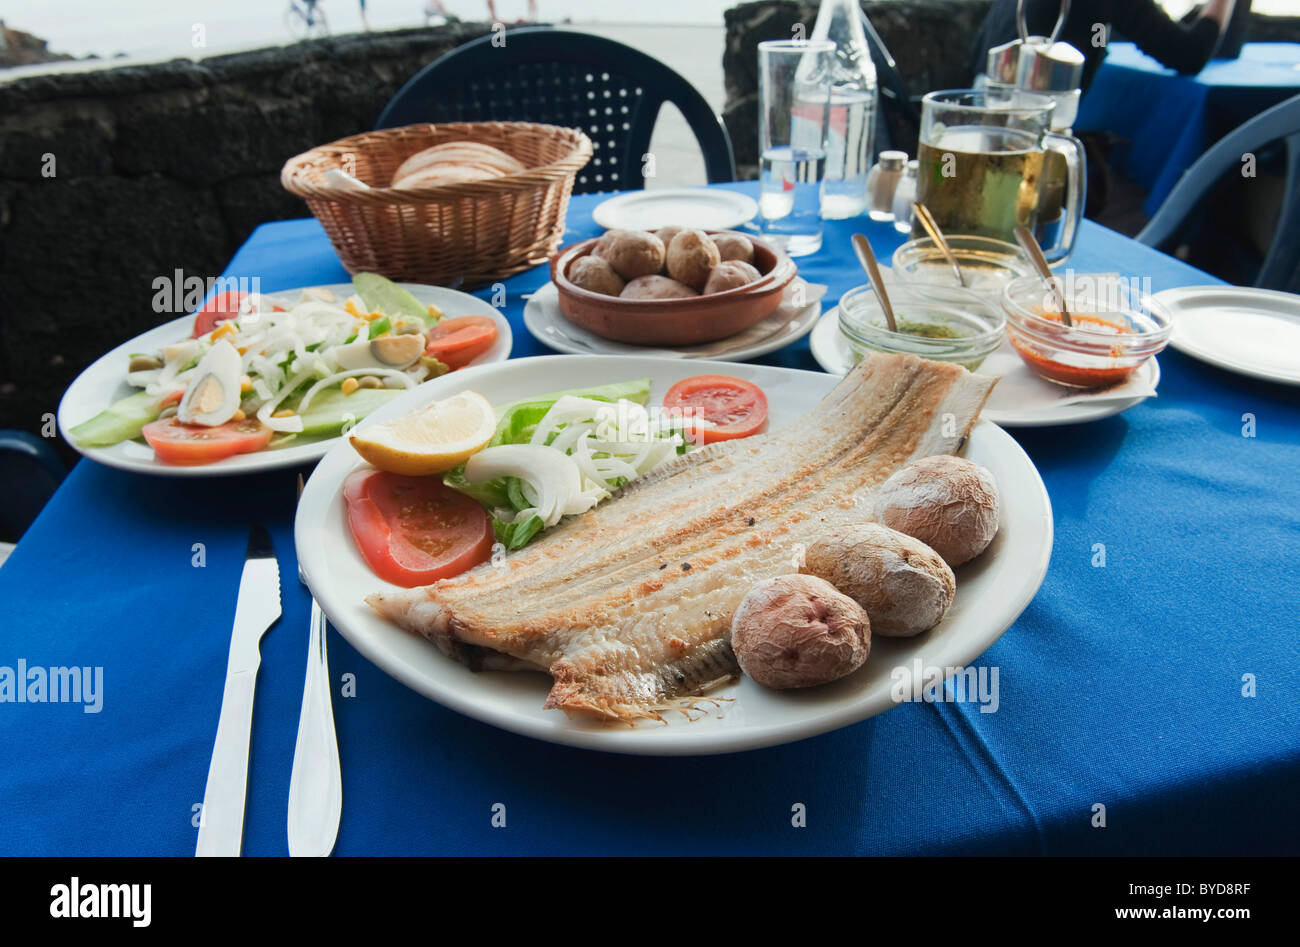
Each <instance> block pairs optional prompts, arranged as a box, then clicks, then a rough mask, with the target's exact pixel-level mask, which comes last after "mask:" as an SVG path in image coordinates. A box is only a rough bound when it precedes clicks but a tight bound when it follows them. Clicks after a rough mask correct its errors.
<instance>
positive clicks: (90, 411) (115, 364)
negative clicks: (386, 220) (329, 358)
mask: <svg viewBox="0 0 1300 947" xmlns="http://www.w3.org/2000/svg"><path fill="white" fill-rule="evenodd" d="M398 285H399V286H401V287H402V288H403V289H405V290H407V291H408V292H410V293H411V295H413V296H414V297H415V298H416V300H417V301H418V302H420V303H421V304H422V305H425V306H428V305H434V306H436V307H437V308H438V309H439V310H440V311H441V312H442V315H443V318H455V317H457V316H470V315H474V316H485V317H488V318H490V319H491V320H492V322H493V323H494V324H495V326H496V338H495V341H494V342H493V344H492V346H491V348H489V349H488V350H487V351H485V352H483V353H482V354H480V355H479V356H478V357H477V358H475V359H474V360H473V361H472V362H470V363H469V364H470V366H474V365H485V364H489V363H493V362H501V361H505V360H506V359H507V358H509V357H510V350H511V346H512V343H513V339H512V336H511V332H510V324H509V322H507V321H506V319H505V317H504V316H502V315H501V313H499V312H498V311H497V310H495V309H494V308H492V307H491V306H489V305H488V304H487V303H485V302H484V301H483V300H481V299H478V298H476V297H474V296H471V295H469V294H467V293H461V292H457V291H456V290H452V289H446V288H444V287H441V286H426V285H422V284H417V283H400V284H398ZM308 290H311V291H315V292H321V291H326V292H328V293H330V294H333V295H334V296H335V297H336V298H338V299H340V300H342V299H346V298H347V297H348V296H349V295H350V294H352V293H353V292H354V289H353V285H352V284H350V283H335V284H329V285H324V286H313V287H299V288H295V289H286V290H280V291H276V292H271V293H266V294H265V295H266V296H268V297H273V298H274V299H281V300H290V301H291V300H297V299H298V298H299V297H301V296H302V294H304V293H305V292H307V291H308ZM194 320H195V317H194V316H193V315H185V316H181V317H180V318H178V319H173V320H171V321H169V322H166V323H164V324H162V325H160V326H156V327H154V328H153V329H150V330H149V331H147V332H144V333H141V334H140V335H138V336H136V337H135V338H133V339H131V340H130V341H128V342H124V343H122V344H121V345H119V346H117V348H115V349H113V350H112V351H110V352H109V353H107V354H106V355H104V356H102V357H100V358H99V359H97V360H96V361H95V362H93V363H92V364H91V365H90V366H89V367H87V368H86V369H85V371H83V372H82V373H81V374H80V375H79V376H77V378H76V380H75V381H73V383H72V384H71V385H69V386H68V389H67V391H66V392H64V395H63V399H62V400H61V401H60V403H59V411H58V423H59V430H60V433H62V435H63V437H64V439H65V440H66V441H67V442H68V443H69V444H70V445H71V446H72V447H73V448H74V449H76V450H77V451H78V452H80V453H81V454H82V455H83V456H85V457H88V458H90V459H91V460H94V461H96V462H98V463H101V464H105V465H107V466H109V467H117V468H119V469H121V470H129V471H133V472H136V473H150V474H160V475H163V476H171V477H214V476H232V475H236V474H247V473H256V472H260V471H265V470H275V469H279V468H284V467H295V466H298V465H300V464H304V463H309V462H311V461H314V460H318V459H319V458H321V457H322V456H324V455H325V453H326V452H327V451H329V450H330V448H332V447H334V446H335V445H336V444H337V443H339V442H340V441H341V440H342V438H341V437H339V436H334V437H327V438H319V439H313V440H306V441H303V442H300V443H295V442H294V441H289V442H288V443H286V444H285V445H284V446H283V447H270V448H267V449H263V450H255V451H252V452H250V453H243V454H236V455H235V456H233V457H227V458H225V459H223V460H218V461H214V462H211V463H205V464H201V465H195V466H179V465H173V464H166V463H162V462H161V461H159V460H158V459H157V457H156V456H155V454H154V451H153V449H152V448H151V447H149V446H148V445H147V444H145V443H143V442H142V441H140V440H137V439H130V440H123V441H121V442H119V443H116V444H113V445H111V446H106V447H87V446H84V445H79V444H78V443H77V441H76V439H75V438H74V436H73V435H72V434H71V432H72V430H73V428H75V427H77V426H78V425H79V424H82V423H83V422H86V421H88V420H90V419H91V418H94V417H95V416H96V415H97V414H99V413H100V412H102V411H104V410H105V409H106V408H108V407H109V406H110V405H112V404H114V403H115V402H117V401H118V400H119V399H122V398H124V397H126V396H128V395H130V394H131V393H132V392H135V391H139V389H138V388H132V387H131V386H130V385H129V384H128V383H127V380H126V374H127V366H128V364H129V362H130V360H131V356H132V355H133V354H134V353H139V352H153V351H159V350H161V349H163V348H164V347H165V346H168V345H172V344H174V343H177V342H181V341H182V340H186V339H189V338H190V335H191V332H192V329H193V326H194ZM465 370H467V369H460V371H465ZM451 374H456V373H455V372H452V373H451Z"/></svg>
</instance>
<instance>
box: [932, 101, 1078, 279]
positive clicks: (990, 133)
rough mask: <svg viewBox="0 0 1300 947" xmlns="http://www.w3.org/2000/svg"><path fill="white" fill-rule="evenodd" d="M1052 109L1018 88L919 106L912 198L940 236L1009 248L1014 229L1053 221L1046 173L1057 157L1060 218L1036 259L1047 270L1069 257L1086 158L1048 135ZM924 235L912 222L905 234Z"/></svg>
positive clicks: (1063, 139) (1064, 138)
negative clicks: (1043, 258)
mask: <svg viewBox="0 0 1300 947" xmlns="http://www.w3.org/2000/svg"><path fill="white" fill-rule="evenodd" d="M1055 107H1056V103H1055V102H1054V101H1053V100H1052V99H1051V98H1049V97H1048V96H1045V95H1038V94H1036V93H1033V92H1023V91H1020V90H1018V89H1017V90H1011V91H1009V92H986V91H982V90H975V89H956V90H950V91H946V92H931V93H930V94H929V95H927V96H925V98H924V99H922V100H921V144H920V153H919V155H918V161H919V166H918V169H917V182H916V188H917V198H916V199H917V201H918V202H919V203H921V204H924V205H925V206H926V207H928V208H929V210H930V213H931V214H933V215H934V218H935V221H936V222H937V223H938V225H939V229H940V230H942V231H943V232H944V233H945V234H953V235H958V234H963V235H967V236H980V237H992V238H993V239H995V240H1002V241H1005V242H1006V243H1010V244H1014V243H1015V242H1016V233H1015V230H1016V226H1017V225H1019V224H1023V225H1024V226H1026V227H1028V228H1029V229H1030V230H1037V229H1038V225H1039V222H1040V221H1039V217H1040V214H1048V215H1052V216H1054V213H1053V211H1054V209H1052V210H1049V209H1048V204H1049V203H1055V201H1054V200H1053V196H1054V195H1052V194H1051V193H1050V191H1051V187H1050V182H1049V178H1055V175H1053V174H1050V173H1049V171H1050V168H1051V166H1052V164H1051V163H1055V161H1056V160H1057V159H1058V158H1059V160H1060V161H1062V162H1064V165H1065V175H1064V183H1065V193H1064V219H1063V221H1062V225H1061V226H1060V228H1059V230H1058V236H1057V239H1056V241H1055V242H1054V243H1053V244H1052V245H1051V246H1045V247H1043V254H1044V256H1046V257H1047V259H1048V261H1049V262H1053V263H1055V262H1059V261H1061V260H1064V259H1065V258H1066V257H1068V256H1069V255H1070V253H1071V252H1072V251H1073V250H1074V241H1075V238H1076V237H1077V236H1078V233H1079V220H1080V218H1081V217H1082V216H1083V206H1084V198H1085V196H1086V195H1085V189H1086V187H1087V178H1086V176H1085V174H1084V161H1085V158H1084V151H1083V143H1082V142H1080V141H1079V140H1078V139H1077V138H1074V137H1071V136H1070V135H1062V134H1059V133H1057V132H1054V131H1052V130H1051V118H1052V109H1053V108H1055ZM1049 162H1051V163H1049ZM1056 200H1059V198H1056ZM1043 222H1046V221H1045V220H1044V221H1043ZM923 234H924V231H923V230H922V229H921V227H920V224H919V223H918V224H916V225H915V226H914V227H913V228H912V235H913V236H915V237H919V236H922V235H923Z"/></svg>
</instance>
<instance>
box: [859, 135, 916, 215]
mask: <svg viewBox="0 0 1300 947" xmlns="http://www.w3.org/2000/svg"><path fill="white" fill-rule="evenodd" d="M906 167H907V152H905V151H882V152H881V153H880V160H879V161H877V162H876V164H875V166H874V167H872V169H871V173H870V174H868V175H867V216H869V217H870V218H871V219H872V220H893V219H894V191H895V190H896V189H897V187H898V182H899V181H900V180H901V179H902V177H903V171H904V170H905V168H906Z"/></svg>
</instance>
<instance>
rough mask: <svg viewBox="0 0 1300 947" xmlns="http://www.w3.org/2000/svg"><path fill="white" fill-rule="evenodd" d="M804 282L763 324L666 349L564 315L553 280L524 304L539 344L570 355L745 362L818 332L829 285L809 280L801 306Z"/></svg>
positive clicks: (529, 326) (526, 323)
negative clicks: (618, 337) (798, 294)
mask: <svg viewBox="0 0 1300 947" xmlns="http://www.w3.org/2000/svg"><path fill="white" fill-rule="evenodd" d="M801 283H802V281H801V280H799V279H797V278H796V280H795V282H794V283H792V284H791V285H790V286H789V287H787V289H786V301H784V302H782V304H781V306H780V307H778V308H777V310H776V311H775V312H773V313H772V314H771V315H769V316H767V317H766V318H765V319H763V320H762V321H760V322H759V323H758V324H756V325H752V326H750V327H749V328H748V329H745V330H744V331H742V332H737V333H736V334H735V335H733V336H730V337H728V338H725V339H718V340H717V341H716V342H705V343H703V344H701V345H683V346H678V347H677V348H660V347H657V346H649V345H629V344H628V343H626V342H614V341H611V340H609V339H603V338H601V337H600V336H598V335H596V334H595V333H594V332H588V331H587V330H586V329H583V328H582V327H581V326H576V325H574V324H573V323H572V322H570V321H569V320H568V319H566V318H564V313H562V312H561V311H560V293H559V290H557V289H556V288H555V284H554V283H547V284H546V285H545V286H543V287H542V288H541V289H539V290H537V292H535V293H533V294H532V296H531V297H530V298H529V300H528V302H527V303H526V304H525V305H524V326H525V327H526V328H527V329H528V331H529V332H530V333H532V336H533V338H535V339H537V341H538V342H541V343H542V344H543V345H546V346H549V347H550V348H553V349H557V350H558V351H561V352H567V353H569V354H570V355H654V356H658V357H660V358H716V359H722V360H723V361H728V362H733V361H734V362H740V361H744V360H746V359H751V358H757V357H758V356H760V355H766V354H767V353H768V352H775V351H776V350H777V349H782V348H785V347H786V346H787V345H789V344H790V343H791V342H795V341H797V340H799V339H802V338H803V337H804V336H805V335H807V334H808V333H809V332H811V331H812V329H813V326H814V325H816V324H817V317H818V316H819V315H821V311H822V306H821V299H822V296H824V295H825V294H826V287H825V286H819V285H814V284H809V283H803V284H802V287H801V288H802V290H803V293H804V296H803V298H804V299H807V300H809V302H808V304H807V305H806V306H804V307H803V308H795V306H796V304H794V303H791V302H789V299H790V297H791V291H792V290H793V289H794V288H795V287H796V286H798V285H799V284H801Z"/></svg>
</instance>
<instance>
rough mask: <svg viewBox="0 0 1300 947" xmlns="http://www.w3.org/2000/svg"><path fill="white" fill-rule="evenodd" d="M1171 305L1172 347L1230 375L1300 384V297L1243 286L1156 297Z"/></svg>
mask: <svg viewBox="0 0 1300 947" xmlns="http://www.w3.org/2000/svg"><path fill="white" fill-rule="evenodd" d="M1155 298H1156V299H1158V300H1160V302H1162V303H1164V304H1165V305H1166V306H1168V307H1169V310H1170V314H1171V316H1172V317H1173V323H1174V331H1173V335H1171V336H1170V338H1169V344H1170V345H1172V346H1173V347H1174V348H1176V349H1178V351H1180V352H1182V353H1183V354H1184V355H1190V356H1192V358H1197V359H1200V360H1201V361H1203V362H1208V363H1209V364H1211V365H1217V366H1218V367H1220V368H1226V369H1227V370H1228V371H1231V372H1237V373H1238V374H1241V375H1249V376H1251V377H1252V378H1263V379H1265V380H1266V381H1277V382H1281V383H1283V384H1286V385H1300V296H1295V295H1292V294H1291V293H1279V292H1275V291H1273V290H1268V289H1252V288H1249V287H1241V286H1183V287H1180V288H1179V289H1166V290H1165V291H1164V292H1161V293H1156V295H1155Z"/></svg>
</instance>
